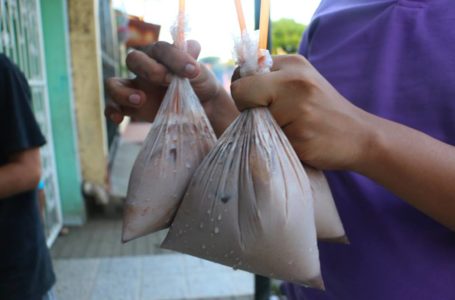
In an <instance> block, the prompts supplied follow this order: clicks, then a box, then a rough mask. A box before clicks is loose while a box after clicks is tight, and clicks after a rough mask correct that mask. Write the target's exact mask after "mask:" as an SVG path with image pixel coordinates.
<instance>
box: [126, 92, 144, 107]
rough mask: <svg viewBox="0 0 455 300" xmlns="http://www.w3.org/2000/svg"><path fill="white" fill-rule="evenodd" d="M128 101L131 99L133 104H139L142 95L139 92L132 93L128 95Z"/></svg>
mask: <svg viewBox="0 0 455 300" xmlns="http://www.w3.org/2000/svg"><path fill="white" fill-rule="evenodd" d="M128 101H130V103H131V104H135V105H138V104H140V103H141V96H139V95H137V94H133V95H130V96H129V97H128Z"/></svg>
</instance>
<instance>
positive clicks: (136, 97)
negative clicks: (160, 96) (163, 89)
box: [106, 77, 146, 108]
mask: <svg viewBox="0 0 455 300" xmlns="http://www.w3.org/2000/svg"><path fill="white" fill-rule="evenodd" d="M106 87H107V92H108V94H109V96H110V98H111V99H112V100H113V102H115V103H116V104H117V105H118V106H119V107H122V106H125V107H135V108H138V107H141V106H142V105H143V104H144V102H145V100H146V96H145V94H144V92H143V91H141V90H138V89H135V88H133V86H132V84H131V81H130V80H127V79H121V78H116V77H113V78H109V79H108V80H107V81H106Z"/></svg>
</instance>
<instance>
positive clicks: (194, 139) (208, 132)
mask: <svg viewBox="0 0 455 300" xmlns="http://www.w3.org/2000/svg"><path fill="white" fill-rule="evenodd" d="M180 2H181V5H180V12H179V17H178V23H177V26H176V30H175V34H174V40H175V44H176V46H177V47H180V48H181V49H184V47H185V39H184V14H183V7H182V6H183V5H182V3H183V1H180ZM215 141H216V137H215V134H214V132H213V130H212V128H211V125H210V123H209V121H208V119H207V116H206V115H205V112H204V109H203V107H202V105H201V104H200V102H199V99H198V98H197V96H196V95H195V94H194V91H193V89H192V87H191V85H190V83H189V80H188V79H185V78H179V77H177V76H174V77H173V79H172V81H171V83H170V85H169V88H168V90H167V92H166V95H165V97H164V99H163V102H162V103H161V106H160V108H159V111H158V113H157V115H156V118H155V120H154V122H153V124H152V127H151V129H150V132H149V133H148V135H147V138H146V140H145V142H144V145H143V147H142V149H141V151H140V153H139V155H138V157H137V158H136V161H135V163H134V166H133V169H132V172H131V175H130V181H129V185H128V192H127V198H126V203H125V207H124V217H123V234H122V240H123V241H124V242H127V241H129V240H131V239H134V238H137V237H140V236H143V235H146V234H149V233H152V232H155V231H158V230H160V229H164V228H167V227H169V225H170V223H171V221H172V220H173V218H174V215H175V212H176V210H177V207H178V206H179V204H180V201H181V199H182V198H183V195H184V193H185V190H186V188H187V185H188V183H189V181H190V179H191V177H192V175H193V173H194V171H195V170H196V168H197V167H198V165H199V164H200V162H201V161H202V159H203V158H204V157H205V156H206V154H207V153H208V152H209V150H210V149H211V148H212V147H213V145H214V144H215Z"/></svg>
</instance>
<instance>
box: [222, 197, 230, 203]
mask: <svg viewBox="0 0 455 300" xmlns="http://www.w3.org/2000/svg"><path fill="white" fill-rule="evenodd" d="M230 199H231V196H223V197H221V202H223V203H227V202H228V201H229V200H230Z"/></svg>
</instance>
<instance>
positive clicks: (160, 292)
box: [141, 273, 188, 300]
mask: <svg viewBox="0 0 455 300" xmlns="http://www.w3.org/2000/svg"><path fill="white" fill-rule="evenodd" d="M187 296H188V286H187V283H186V280H185V275H184V273H180V274H178V273H176V274H152V276H145V275H144V278H143V282H142V289H141V300H152V299H160V300H165V299H187Z"/></svg>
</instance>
